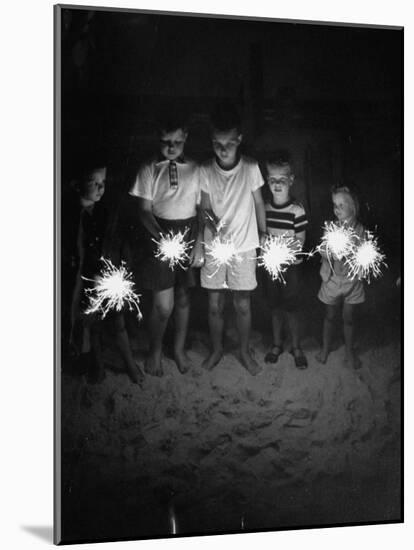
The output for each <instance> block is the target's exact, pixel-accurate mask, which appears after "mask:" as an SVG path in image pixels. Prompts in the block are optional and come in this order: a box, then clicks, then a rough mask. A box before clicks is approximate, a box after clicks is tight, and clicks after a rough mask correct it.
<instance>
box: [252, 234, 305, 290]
mask: <svg viewBox="0 0 414 550" xmlns="http://www.w3.org/2000/svg"><path fill="white" fill-rule="evenodd" d="M261 249H262V252H261V254H260V255H259V258H258V264H259V265H261V266H263V267H264V268H265V269H266V271H267V272H268V273H269V275H270V276H271V277H272V280H273V281H276V280H279V281H281V282H283V283H284V282H285V280H284V278H283V273H284V272H285V271H286V270H287V268H288V267H289V266H290V265H292V264H293V263H294V262H295V260H296V259H297V257H298V255H299V254H300V253H301V249H302V247H301V244H300V242H299V241H298V240H297V239H295V238H294V237H289V236H288V235H286V234H283V235H270V236H269V237H268V238H267V239H266V241H265V243H264V244H263V246H262V247H261Z"/></svg>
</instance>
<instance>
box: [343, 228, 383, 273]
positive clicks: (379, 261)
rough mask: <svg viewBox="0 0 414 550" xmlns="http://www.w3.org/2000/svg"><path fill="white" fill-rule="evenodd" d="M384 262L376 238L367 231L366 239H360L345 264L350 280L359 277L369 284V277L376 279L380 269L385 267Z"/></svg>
mask: <svg viewBox="0 0 414 550" xmlns="http://www.w3.org/2000/svg"><path fill="white" fill-rule="evenodd" d="M384 260H385V256H384V254H382V252H381V251H380V249H379V247H378V242H377V239H376V237H374V235H373V234H372V233H371V232H370V231H367V232H366V237H365V238H364V239H360V242H359V243H358V244H357V245H356V246H355V249H354V251H353V253H352V254H351V255H350V256H348V257H347V259H346V261H345V263H346V265H347V266H348V268H349V275H350V277H351V279H354V278H355V277H359V278H360V279H366V280H367V282H368V283H370V279H371V276H372V277H374V279H376V278H377V277H379V275H381V268H382V267H383V266H385V267H386V266H387V264H386V263H385V261H384Z"/></svg>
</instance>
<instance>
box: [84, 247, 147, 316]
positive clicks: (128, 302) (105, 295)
mask: <svg viewBox="0 0 414 550" xmlns="http://www.w3.org/2000/svg"><path fill="white" fill-rule="evenodd" d="M101 260H102V262H103V263H104V267H103V268H102V271H101V273H100V275H99V276H98V277H97V278H96V280H94V281H93V282H94V283H95V284H94V287H93V288H87V289H86V290H85V292H86V294H87V296H88V298H89V305H88V307H87V309H86V310H85V313H86V314H88V315H89V314H91V313H98V312H99V313H101V315H102V319H104V318H105V317H106V315H107V314H108V313H109V312H110V311H111V310H115V311H121V310H122V309H123V308H124V307H125V306H127V307H128V308H129V311H133V310H134V309H135V310H136V312H137V317H138V319H141V318H142V313H141V310H140V309H139V294H136V292H135V291H134V282H133V281H132V280H131V278H132V273H130V272H128V271H127V269H126V267H125V264H124V263H122V264H121V266H120V267H115V266H114V265H113V263H112V262H111V261H110V260H106V259H105V258H101ZM84 279H85V280H86V281H90V280H91V279H86V278H85V277H84Z"/></svg>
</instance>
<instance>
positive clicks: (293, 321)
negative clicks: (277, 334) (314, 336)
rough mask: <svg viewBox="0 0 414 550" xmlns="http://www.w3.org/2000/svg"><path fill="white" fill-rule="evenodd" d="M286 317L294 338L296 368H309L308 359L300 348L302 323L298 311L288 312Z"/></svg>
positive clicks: (293, 351) (293, 350)
mask: <svg viewBox="0 0 414 550" xmlns="http://www.w3.org/2000/svg"><path fill="white" fill-rule="evenodd" d="M286 317H287V321H288V325H289V330H290V334H291V337H292V348H293V349H292V353H293V356H294V358H295V363H296V366H299V365H300V366H301V368H305V367H306V366H307V361H306V357H305V355H304V353H303V351H302V349H301V347H300V322H299V315H298V312H297V311H286Z"/></svg>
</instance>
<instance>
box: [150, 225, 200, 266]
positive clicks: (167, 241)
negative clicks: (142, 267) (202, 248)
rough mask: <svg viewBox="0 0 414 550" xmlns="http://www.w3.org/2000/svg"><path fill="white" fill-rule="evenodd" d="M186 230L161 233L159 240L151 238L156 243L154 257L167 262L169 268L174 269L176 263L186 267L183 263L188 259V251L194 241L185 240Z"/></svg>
mask: <svg viewBox="0 0 414 550" xmlns="http://www.w3.org/2000/svg"><path fill="white" fill-rule="evenodd" d="M187 232H188V229H186V230H185V231H184V233H182V232H181V231H178V232H176V233H175V232H174V231H172V230H171V231H169V232H168V233H166V234H163V235H161V237H160V240H159V241H157V240H156V239H152V240H153V241H154V242H155V243H156V244H157V252H156V253H155V257H156V258H159V259H160V260H161V261H162V262H168V263H169V266H170V269H174V268H175V267H176V266H177V265H179V266H180V267H181V268H183V269H186V267H185V265H184V264H185V263H186V262H188V261H189V259H190V256H189V254H188V252H189V250H190V248H191V245H192V243H193V242H194V241H186V240H185V236H186V234H187Z"/></svg>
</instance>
